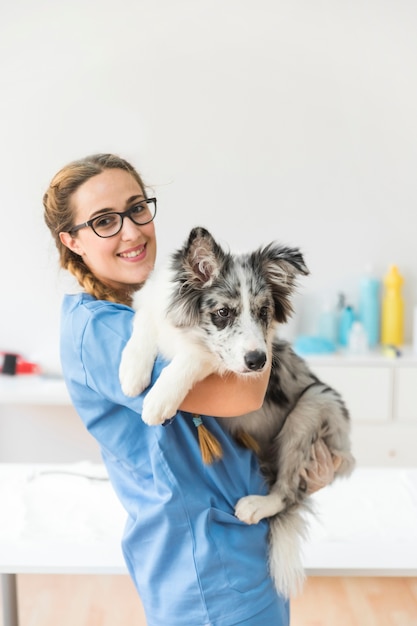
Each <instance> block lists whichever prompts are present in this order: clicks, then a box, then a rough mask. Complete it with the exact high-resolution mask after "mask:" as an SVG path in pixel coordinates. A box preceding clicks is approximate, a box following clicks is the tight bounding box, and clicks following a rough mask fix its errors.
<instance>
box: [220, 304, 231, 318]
mask: <svg viewBox="0 0 417 626" xmlns="http://www.w3.org/2000/svg"><path fill="white" fill-rule="evenodd" d="M217 315H218V316H219V317H229V315H230V309H228V308H227V307H226V306H224V307H222V308H221V309H219V310H218V311H217Z"/></svg>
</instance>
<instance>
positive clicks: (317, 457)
mask: <svg viewBox="0 0 417 626" xmlns="http://www.w3.org/2000/svg"><path fill="white" fill-rule="evenodd" d="M341 462H342V459H341V458H340V457H338V456H332V455H331V454H330V450H329V448H328V447H327V446H326V444H325V443H324V441H323V439H318V440H317V441H316V442H315V443H314V444H313V445H312V446H311V461H310V464H309V466H308V467H306V468H304V469H303V470H302V472H301V473H300V478H301V480H303V481H304V482H305V484H306V492H307V493H308V494H312V493H314V492H315V491H318V490H319V489H322V488H323V487H326V486H327V485H329V484H330V483H331V482H332V481H333V479H334V475H335V473H336V471H337V469H338V468H339V466H340V464H341Z"/></svg>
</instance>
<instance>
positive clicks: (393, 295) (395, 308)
mask: <svg viewBox="0 0 417 626" xmlns="http://www.w3.org/2000/svg"><path fill="white" fill-rule="evenodd" d="M403 283H404V278H403V277H402V276H401V274H400V272H399V271H398V267H397V266H396V265H391V266H390V268H389V271H388V273H387V274H386V276H385V277H384V296H383V300H382V315H381V343H382V344H383V345H385V346H386V345H391V346H401V345H402V344H403V343H404V300H403V297H402V285H403Z"/></svg>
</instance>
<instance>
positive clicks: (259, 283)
mask: <svg viewBox="0 0 417 626" xmlns="http://www.w3.org/2000/svg"><path fill="white" fill-rule="evenodd" d="M303 274H304V275H305V274H308V269H307V267H306V266H305V263H304V259H303V257H302V254H301V253H300V251H299V250H298V249H297V248H289V247H286V246H282V245H280V244H277V243H271V244H269V245H267V246H265V247H262V248H259V249H257V250H255V251H254V252H251V253H246V254H241V255H233V254H231V253H229V252H225V251H224V250H223V249H222V248H221V247H220V246H219V244H218V243H217V242H216V241H215V240H214V238H213V237H212V235H211V234H210V233H209V232H208V231H207V230H205V229H204V228H201V227H198V228H194V229H193V230H192V231H191V233H190V235H189V237H188V240H187V241H186V243H185V244H184V246H183V247H182V248H181V249H179V250H177V252H175V253H174V254H173V255H172V257H171V260H170V262H169V263H168V264H167V265H165V266H163V267H162V268H161V269H160V270H158V271H155V272H154V273H153V274H152V275H151V276H150V277H149V279H148V280H147V282H146V283H145V285H144V286H143V287H142V289H141V290H139V291H138V292H137V294H136V296H135V302H134V308H135V309H136V314H135V317H134V323H133V332H132V336H131V338H130V340H129V341H128V343H127V344H126V347H125V349H124V352H123V355H122V361H121V365H120V381H121V385H122V389H123V391H124V393H125V394H126V395H129V396H133V395H136V394H138V393H140V392H142V391H143V390H144V389H146V388H147V387H148V385H149V382H150V377H151V372H152V368H153V364H154V360H155V357H156V355H157V354H158V353H161V354H162V355H163V356H164V357H165V358H166V359H168V360H169V361H170V363H169V364H168V365H167V367H166V368H164V370H163V371H162V373H161V375H160V376H159V378H158V380H157V381H156V383H155V384H154V385H153V387H152V388H151V389H150V390H149V392H148V393H147V395H146V397H145V399H144V404H143V413H142V418H143V420H144V421H145V422H146V423H147V424H149V425H156V424H161V423H163V422H164V421H165V420H167V419H169V418H171V417H172V416H173V415H175V413H176V412H177V409H178V407H179V406H180V405H181V402H182V400H183V399H184V398H185V396H186V395H187V393H188V391H189V390H190V389H191V387H192V386H193V385H194V384H195V383H196V382H197V381H199V380H202V379H203V378H205V377H206V376H208V375H209V374H211V373H214V372H217V373H219V374H223V373H226V372H230V371H231V372H234V373H236V374H238V375H241V376H242V377H245V376H256V375H257V374H259V373H260V372H262V371H263V370H264V368H265V367H269V365H271V375H270V379H269V384H268V389H267V393H266V396H265V400H264V403H263V406H262V407H261V408H260V409H259V410H257V411H254V412H252V413H248V414H247V415H243V416H240V417H235V418H227V419H222V423H223V425H224V428H225V429H227V430H229V431H230V432H231V433H232V434H234V435H236V436H237V437H238V436H240V435H241V433H242V432H244V433H247V434H249V435H251V436H252V437H253V439H254V440H255V441H256V443H257V445H258V447H259V448H258V456H259V459H260V463H261V467H262V469H263V471H264V473H265V476H266V479H267V480H268V483H269V486H270V489H269V494H268V495H266V496H257V495H249V496H245V497H243V498H242V499H241V500H239V502H238V503H237V504H236V510H235V513H236V515H237V517H238V518H239V519H241V520H242V521H244V522H246V523H249V524H251V523H257V522H258V521H259V520H260V519H263V518H265V517H268V518H270V569H271V574H272V576H273V578H274V581H275V584H276V587H277V589H278V591H279V592H280V593H282V594H284V595H286V596H289V595H291V594H294V593H295V592H296V591H298V590H299V588H300V586H301V584H302V581H303V577H304V572H303V567H302V562H301V553H300V540H301V538H302V537H303V535H304V533H305V528H306V521H305V516H304V512H305V511H306V510H308V509H309V506H308V496H307V494H306V490H305V483H304V482H303V480H300V472H301V471H302V470H303V469H304V468H306V467H308V465H309V462H310V451H311V445H312V443H313V442H315V441H316V440H317V439H318V438H323V440H324V442H325V443H326V445H327V447H328V448H329V450H330V452H331V453H332V454H333V455H337V456H338V457H340V458H341V460H342V462H341V465H340V467H339V468H338V470H337V475H338V476H343V475H348V474H349V473H350V472H351V471H352V469H353V466H354V460H353V457H352V455H351V452H350V441H349V431H350V423H349V415H348V411H347V409H346V407H345V405H344V403H343V400H342V398H341V397H340V395H339V394H338V393H337V392H336V391H335V390H334V389H332V388H331V387H329V386H328V385H326V384H325V383H323V382H321V381H320V380H319V379H318V378H317V377H316V376H315V375H314V374H313V373H312V372H311V371H310V369H309V368H308V366H307V364H306V363H305V361H304V360H303V359H301V358H300V357H298V356H297V355H296V354H295V353H294V352H293V350H292V349H291V347H290V345H289V344H288V343H287V342H285V341H282V340H279V339H278V338H277V337H276V330H277V326H278V325H279V324H280V323H283V322H285V321H286V320H287V319H288V317H289V316H290V314H291V312H292V306H291V296H292V293H293V291H294V288H295V283H296V278H297V276H298V275H303Z"/></svg>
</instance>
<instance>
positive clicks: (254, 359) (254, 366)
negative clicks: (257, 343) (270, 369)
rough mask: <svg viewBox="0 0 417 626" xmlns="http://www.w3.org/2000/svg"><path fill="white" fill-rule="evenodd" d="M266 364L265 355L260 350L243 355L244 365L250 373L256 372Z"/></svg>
mask: <svg viewBox="0 0 417 626" xmlns="http://www.w3.org/2000/svg"><path fill="white" fill-rule="evenodd" d="M265 363H266V353H265V352H262V351H261V350H252V351H251V352H247V353H246V354H245V365H246V367H247V368H248V369H250V370H251V371H252V372H258V371H259V370H261V369H262V368H263V367H264V365H265Z"/></svg>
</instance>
